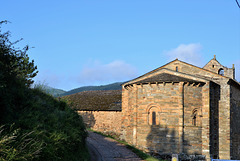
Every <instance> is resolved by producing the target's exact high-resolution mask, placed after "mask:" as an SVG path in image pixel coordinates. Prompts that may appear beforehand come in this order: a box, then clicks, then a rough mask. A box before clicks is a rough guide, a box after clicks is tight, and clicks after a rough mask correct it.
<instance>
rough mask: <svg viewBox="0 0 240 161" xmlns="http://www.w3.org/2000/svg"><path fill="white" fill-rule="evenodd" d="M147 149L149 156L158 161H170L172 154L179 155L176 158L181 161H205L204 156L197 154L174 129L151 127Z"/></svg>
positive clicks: (188, 142) (158, 126)
mask: <svg viewBox="0 0 240 161" xmlns="http://www.w3.org/2000/svg"><path fill="white" fill-rule="evenodd" d="M180 142H181V144H179V143H180ZM182 142H183V143H182ZM147 148H148V150H149V152H150V154H151V155H154V156H156V157H157V158H159V159H165V160H171V158H172V154H179V156H178V157H179V159H180V160H182V161H190V160H191V161H192V160H205V156H202V155H201V154H198V153H197V152H196V151H195V150H194V147H192V145H191V144H190V141H188V140H186V138H184V135H179V133H178V130H176V127H175V128H174V127H173V128H168V127H164V126H161V125H151V131H150V133H149V134H148V136H147Z"/></svg>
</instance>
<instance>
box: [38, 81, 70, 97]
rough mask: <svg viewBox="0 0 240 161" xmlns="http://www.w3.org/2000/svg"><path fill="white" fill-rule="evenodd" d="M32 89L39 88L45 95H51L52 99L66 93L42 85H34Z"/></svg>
mask: <svg viewBox="0 0 240 161" xmlns="http://www.w3.org/2000/svg"><path fill="white" fill-rule="evenodd" d="M34 88H39V89H41V90H42V91H44V92H45V93H47V94H50V95H52V96H53V97H59V96H60V95H62V94H63V93H65V92H66V91H64V90H62V89H56V88H52V87H49V86H47V85H44V84H40V83H39V84H35V85H34Z"/></svg>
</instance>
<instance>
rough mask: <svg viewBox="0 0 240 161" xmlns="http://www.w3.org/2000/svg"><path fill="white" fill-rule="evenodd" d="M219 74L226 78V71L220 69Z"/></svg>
mask: <svg viewBox="0 0 240 161" xmlns="http://www.w3.org/2000/svg"><path fill="white" fill-rule="evenodd" d="M218 74H219V75H222V76H224V70H223V69H222V68H220V69H219V70H218Z"/></svg>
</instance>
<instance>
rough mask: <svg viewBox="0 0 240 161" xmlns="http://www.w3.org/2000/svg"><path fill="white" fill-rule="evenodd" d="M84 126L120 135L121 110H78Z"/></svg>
mask: <svg viewBox="0 0 240 161" xmlns="http://www.w3.org/2000/svg"><path fill="white" fill-rule="evenodd" d="M78 114H79V115H81V116H82V118H83V121H84V123H85V124H86V127H88V128H91V129H93V130H96V131H100V132H103V133H108V134H113V135H118V136H120V134H121V119H122V112H121V111H78Z"/></svg>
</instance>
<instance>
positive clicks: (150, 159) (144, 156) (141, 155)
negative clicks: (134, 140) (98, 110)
mask: <svg viewBox="0 0 240 161" xmlns="http://www.w3.org/2000/svg"><path fill="white" fill-rule="evenodd" d="M87 130H89V131H92V132H94V133H97V134H100V135H102V136H105V137H108V138H111V139H114V140H115V141H117V142H119V143H121V144H124V145H125V146H126V147H127V148H128V149H129V150H131V151H132V152H133V153H135V154H136V155H137V156H138V157H139V158H141V159H144V160H146V161H164V160H160V159H157V158H154V157H152V156H150V155H148V154H146V153H144V152H143V151H142V150H139V149H137V148H136V147H134V146H132V145H129V144H128V143H127V142H126V141H122V140H118V139H117V138H116V137H117V136H112V135H106V134H104V133H102V132H99V131H94V130H92V129H87Z"/></svg>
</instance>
